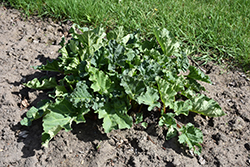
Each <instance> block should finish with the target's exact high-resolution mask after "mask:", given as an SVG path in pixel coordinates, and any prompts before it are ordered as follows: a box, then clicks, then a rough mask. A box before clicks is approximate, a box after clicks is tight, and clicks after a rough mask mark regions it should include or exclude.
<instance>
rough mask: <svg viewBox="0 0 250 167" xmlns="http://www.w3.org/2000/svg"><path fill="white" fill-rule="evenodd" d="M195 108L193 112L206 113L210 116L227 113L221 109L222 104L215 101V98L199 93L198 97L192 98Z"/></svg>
mask: <svg viewBox="0 0 250 167" xmlns="http://www.w3.org/2000/svg"><path fill="white" fill-rule="evenodd" d="M191 100H192V103H193V108H192V110H191V111H192V112H195V113H198V114H202V115H206V116H209V117H219V116H223V115H226V114H225V113H224V111H223V110H222V109H221V107H220V105H219V104H218V103H217V102H216V101H214V100H213V99H210V98H208V97H207V96H205V95H203V94H202V95H201V94H198V95H197V96H196V97H193V98H192V99H191Z"/></svg>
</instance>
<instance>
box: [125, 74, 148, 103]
mask: <svg viewBox="0 0 250 167" xmlns="http://www.w3.org/2000/svg"><path fill="white" fill-rule="evenodd" d="M120 85H121V86H123V88H124V89H125V92H126V93H127V94H128V95H129V97H130V98H131V99H133V100H135V99H136V98H137V97H138V96H139V95H140V94H141V93H142V92H144V91H145V85H144V83H143V82H142V81H140V80H137V79H136V78H134V77H129V76H124V77H123V78H122V80H121V83H120Z"/></svg>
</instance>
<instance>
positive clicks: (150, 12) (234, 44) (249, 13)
mask: <svg viewBox="0 0 250 167" xmlns="http://www.w3.org/2000/svg"><path fill="white" fill-rule="evenodd" d="M5 2H9V4H10V5H11V6H13V7H15V8H18V9H22V11H23V12H24V13H25V14H27V15H34V14H35V15H39V16H46V17H53V18H55V19H59V20H67V19H70V20H72V21H73V22H75V23H78V24H80V25H82V26H95V27H96V26H99V25H101V24H102V25H104V26H105V27H107V28H115V27H116V26H121V25H123V26H124V27H125V29H126V30H127V31H128V32H132V31H135V30H140V31H141V32H143V34H145V35H146V34H147V33H149V32H151V30H152V28H153V27H156V26H158V27H165V28H167V29H168V30H169V31H170V32H171V33H172V35H173V36H174V37H176V39H178V40H180V41H182V42H183V43H184V45H185V46H186V47H189V48H192V49H193V51H194V52H193V53H194V54H199V55H200V57H199V58H202V60H204V61H209V60H211V59H213V60H215V61H217V62H219V63H220V62H221V60H224V61H226V62H228V63H234V64H236V65H237V66H240V67H244V68H245V70H247V71H248V70H250V1H249V0H56V1H54V0H36V1H35V0H8V1H7V0H5Z"/></svg>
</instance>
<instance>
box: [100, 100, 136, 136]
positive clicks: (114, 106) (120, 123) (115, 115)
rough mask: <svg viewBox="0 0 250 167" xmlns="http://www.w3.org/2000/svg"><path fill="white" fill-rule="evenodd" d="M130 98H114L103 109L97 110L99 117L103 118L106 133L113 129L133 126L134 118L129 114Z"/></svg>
mask: <svg viewBox="0 0 250 167" xmlns="http://www.w3.org/2000/svg"><path fill="white" fill-rule="evenodd" d="M127 110H128V100H127V99H116V98H113V99H112V100H111V101H110V102H109V103H106V104H105V105H104V107H103V108H102V109H99V110H97V113H98V118H99V119H101V118H103V128H104V131H105V133H109V132H111V131H112V130H113V129H118V128H119V129H125V128H131V127H132V124H133V119H132V117H131V116H129V115H128V114H127Z"/></svg>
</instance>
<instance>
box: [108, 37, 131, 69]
mask: <svg viewBox="0 0 250 167" xmlns="http://www.w3.org/2000/svg"><path fill="white" fill-rule="evenodd" d="M107 49H108V51H109V55H108V57H107V58H108V59H109V60H110V62H109V63H110V64H111V65H112V64H113V65H115V64H118V65H120V66H125V63H126V61H127V55H125V54H124V51H125V48H124V46H122V45H120V44H119V43H117V42H116V41H115V40H111V41H109V43H108V46H107Z"/></svg>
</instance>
